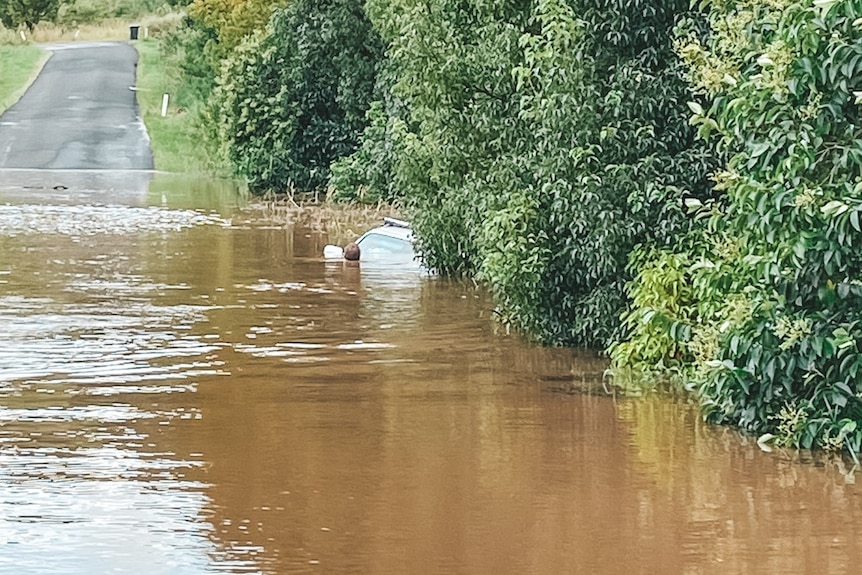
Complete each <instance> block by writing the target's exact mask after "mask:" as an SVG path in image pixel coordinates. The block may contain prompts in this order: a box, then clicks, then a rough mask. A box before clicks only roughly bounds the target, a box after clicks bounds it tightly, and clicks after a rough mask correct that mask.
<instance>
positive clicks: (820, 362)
mask: <svg viewBox="0 0 862 575" xmlns="http://www.w3.org/2000/svg"><path fill="white" fill-rule="evenodd" d="M710 21H711V24H712V34H711V36H710V37H709V39H708V41H707V42H702V41H700V40H699V39H698V38H697V37H696V36H693V35H692V36H690V37H689V38H688V39H687V41H686V42H685V43H683V45H682V46H681V48H680V51H681V53H682V54H683V55H684V56H685V58H686V59H687V61H688V62H689V64H690V67H691V76H692V80H693V82H694V83H695V85H696V86H697V87H698V88H699V89H700V90H701V91H702V93H703V94H705V95H706V96H708V98H709V102H710V105H709V106H708V107H707V108H706V109H703V108H701V107H700V106H698V105H692V110H693V111H694V116H693V119H692V121H693V122H694V123H696V124H698V125H699V126H700V127H701V131H702V133H703V134H704V135H707V136H709V137H711V138H712V139H713V141H715V142H716V145H717V146H719V147H720V148H721V149H723V150H726V151H727V152H728V153H729V154H730V155H731V158H730V160H729V161H728V163H727V165H726V166H725V168H724V169H723V170H721V171H720V172H718V173H717V175H716V180H717V184H718V187H719V188H721V189H723V190H724V191H725V192H726V194H727V207H726V208H725V209H723V210H716V211H715V212H714V214H713V217H712V219H711V221H710V226H711V228H710V229H711V230H713V232H712V233H713V236H714V237H715V241H714V243H713V245H712V246H711V249H709V250H707V251H705V252H702V253H701V254H699V258H698V259H699V261H700V265H698V267H697V268H693V269H692V270H691V277H692V280H693V284H694V285H695V287H696V288H697V295H698V299H699V306H700V307H701V309H702V312H701V313H700V314H699V316H698V321H697V322H696V323H695V324H694V329H693V337H696V338H697V339H698V341H700V342H706V343H707V344H708V345H706V346H705V348H706V349H708V350H710V353H709V354H708V355H705V356H704V357H703V360H704V361H703V364H702V366H701V367H702V369H701V370H700V371H699V372H698V374H697V376H696V377H697V382H698V384H699V393H700V395H701V398H702V401H703V402H704V405H705V407H706V409H707V413H708V415H709V417H710V418H711V419H712V420H713V421H717V422H726V423H732V424H735V425H738V426H740V427H742V428H744V429H747V430H749V431H752V432H756V433H771V434H773V435H776V436H777V437H778V438H779V441H781V442H783V443H786V444H790V445H795V446H802V447H812V446H815V445H819V446H822V447H826V448H846V449H848V450H850V451H851V452H854V453H855V452H858V451H859V450H860V448H862V399H860V393H861V392H862V354H860V351H862V349H860V342H862V251H860V246H862V223H860V222H862V127H860V110H859V105H860V103H862V27H860V22H862V6H860V5H859V3H858V2H850V1H840V0H828V1H819V0H818V1H815V2H810V1H807V0H805V1H795V0H781V1H776V2H771V3H768V4H763V3H761V2H755V1H752V0H746V1H740V2H724V1H717V2H714V3H712V4H711V6H710ZM717 302H725V303H724V304H723V305H719V304H717ZM727 302H730V303H731V304H732V305H730V306H728V305H727Z"/></svg>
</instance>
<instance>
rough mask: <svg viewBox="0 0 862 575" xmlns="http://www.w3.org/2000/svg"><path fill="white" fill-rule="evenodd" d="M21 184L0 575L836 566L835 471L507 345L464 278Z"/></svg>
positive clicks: (841, 547)
mask: <svg viewBox="0 0 862 575" xmlns="http://www.w3.org/2000/svg"><path fill="white" fill-rule="evenodd" d="M46 193H47V192H46ZM49 195H50V194H49ZM157 195H161V196H164V194H163V193H161V192H160V193H159V194H157ZM23 196H25V197H23V198H22V194H17V195H14V196H8V197H12V198H13V199H12V200H9V199H8V197H7V199H5V200H3V198H0V200H3V201H4V202H5V201H8V202H9V203H6V204H5V205H3V204H2V203H0V572H2V573H14V574H28V573H40V574H49V575H50V574H97V573H143V574H171V575H173V574H180V575H186V574H206V573H264V574H272V575H275V574H287V573H327V574H332V573H356V574H365V573H371V574H414V573H415V574H425V573H429V574H430V573H439V574H493V575H503V574H513V575H514V574H519V575H520V574H526V573H535V574H559V573H610V574H615V573H625V574H631V573H644V574H652V573H685V574H700V573H849V572H854V571H855V570H856V569H858V566H859V565H860V564H862V534H860V530H862V501H860V492H859V489H858V487H857V486H856V484H855V483H854V482H853V480H854V476H853V475H851V474H848V473H847V472H846V470H842V469H840V464H828V465H817V464H814V463H811V462H806V461H801V462H800V461H799V460H798V458H797V457H794V456H792V455H789V454H780V453H778V454H776V453H773V454H765V453H762V452H761V451H759V450H758V449H757V447H756V446H755V445H754V444H753V442H752V441H750V440H746V439H744V438H741V437H740V436H738V435H737V434H735V433H733V432H730V431H728V430H721V429H714V428H709V427H706V426H704V425H703V424H702V423H700V420H699V418H698V417H697V414H696V412H695V411H693V410H692V409H691V408H690V407H689V406H686V405H684V404H682V403H679V402H673V401H671V400H668V399H656V398H650V399H645V400H621V399H614V398H612V397H608V396H606V395H604V394H603V393H602V392H600V390H601V374H602V370H603V367H604V366H603V364H602V363H601V362H600V361H598V360H596V359H595V358H592V357H590V356H589V355H586V354H583V353H578V352H574V351H570V350H559V349H540V348H536V347H532V346H529V345H527V344H525V343H524V342H523V341H521V340H520V339H518V338H517V337H515V336H512V335H507V334H506V333H505V332H504V331H501V330H499V329H498V328H497V327H496V326H495V324H494V322H493V320H492V319H491V317H490V313H489V310H490V308H491V303H490V301H489V299H488V297H487V296H486V294H484V293H483V292H482V291H481V290H480V289H477V288H475V287H474V286H473V285H471V284H464V283H459V282H447V281H442V280H440V279H434V278H428V277H424V276H422V275H421V274H418V273H416V272H398V271H397V270H395V269H385V268H376V269H375V268H370V267H368V266H366V267H363V268H362V269H355V268H344V267H342V265H341V264H334V265H333V264H326V263H324V262H323V261H322V260H321V259H320V258H319V257H317V254H318V253H319V252H320V248H321V247H322V244H323V243H324V238H320V237H317V236H314V235H308V234H306V233H304V232H302V231H291V230H283V229H265V228H255V227H238V226H234V225H233V224H232V223H231V221H230V220H229V219H228V217H227V216H226V215H225V213H224V210H222V213H221V214H220V215H215V214H213V213H209V212H205V211H191V210H188V209H168V208H162V207H152V208H149V207H146V204H147V203H148V202H149V203H156V204H159V205H161V204H162V203H165V204H166V205H172V202H171V201H167V202H165V201H164V200H165V198H164V197H162V198H152V197H150V198H149V199H148V200H147V201H142V202H139V203H140V205H138V207H133V206H128V205H127V206H96V205H74V203H73V202H72V203H69V202H66V203H65V205H43V204H38V203H27V201H26V194H23ZM39 197H43V196H39ZM168 200H170V198H168ZM61 203H62V202H61ZM186 203H188V202H186ZM135 205H137V204H135ZM566 391H573V392H574V393H565V392H566ZM590 391H592V392H593V393H587V392H590Z"/></svg>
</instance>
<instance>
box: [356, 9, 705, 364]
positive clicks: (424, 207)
mask: <svg viewBox="0 0 862 575" xmlns="http://www.w3.org/2000/svg"><path fill="white" fill-rule="evenodd" d="M687 6H688V3H687V2H684V1H679V0H677V1H665V2H658V3H655V2H653V3H632V4H625V3H624V4H620V5H618V6H614V7H610V6H608V5H607V3H605V2H599V1H597V0H596V1H593V0H572V1H570V2H566V1H564V0H542V1H538V2H535V3H523V2H514V1H511V2H497V3H491V4H479V5H471V6H466V5H463V4H462V3H457V2H451V1H448V0H432V1H429V2H424V3H419V4H417V3H413V2H407V1H406V0H372V1H370V2H369V12H370V13H371V14H372V17H373V19H374V21H375V23H376V25H377V26H378V27H379V29H380V30H381V31H382V32H383V33H384V35H385V36H386V38H387V39H388V40H389V41H390V42H391V49H390V52H389V54H390V57H391V58H392V59H393V60H394V62H395V64H396V67H397V75H398V83H397V85H396V91H397V94H398V95H399V96H401V97H402V98H404V100H405V101H406V103H407V106H408V108H409V110H410V113H411V120H412V127H413V128H414V129H413V130H411V132H408V133H407V134H406V136H405V139H404V146H403V147H402V148H400V150H399V151H398V156H399V157H398V158H397V161H396V162H394V164H395V166H396V172H397V178H398V180H399V181H400V182H401V183H402V187H403V191H404V193H405V194H406V199H407V202H408V204H409V205H410V206H411V209H412V211H413V212H414V213H415V216H414V225H415V228H416V230H417V233H418V235H419V247H420V250H421V251H422V253H423V257H425V259H426V261H427V262H428V264H429V265H431V266H432V267H435V268H437V269H438V270H440V271H442V272H444V273H451V274H475V275H478V276H479V277H480V278H482V279H485V280H487V281H488V282H489V283H490V284H491V286H492V287H493V289H494V292H495V295H496V298H497V301H498V302H499V312H500V314H501V316H502V317H504V318H505V320H506V321H508V322H511V323H512V324H514V325H516V326H518V327H521V328H523V329H524V330H525V331H526V332H527V333H529V334H532V335H534V336H536V337H537V338H539V339H541V340H542V341H545V342H549V343H557V344H574V345H584V346H595V347H604V346H606V345H607V344H609V343H610V342H612V341H615V340H617V339H619V338H620V337H621V336H622V334H623V331H624V329H623V326H622V325H621V323H620V320H619V317H620V314H621V313H622V312H623V310H624V309H625V306H626V302H625V295H624V290H625V285H626V282H627V280H628V279H629V278H630V272H629V271H628V262H629V254H630V252H631V251H632V250H633V249H634V248H635V246H637V245H641V244H642V245H644V246H657V247H669V246H672V245H674V243H675V242H677V241H678V240H679V238H680V237H682V236H684V235H685V234H686V232H687V230H688V228H689V226H690V222H689V220H687V219H686V218H685V216H684V214H683V210H682V197H683V195H685V194H688V195H690V196H695V197H705V196H708V195H709V190H708V188H709V186H708V180H707V174H708V173H709V172H710V171H711V169H712V159H711V155H710V154H709V153H708V152H707V151H706V148H705V146H704V145H702V144H697V143H695V141H694V131H693V129H692V128H691V126H689V125H688V123H687V119H688V118H687V114H686V110H685V109H684V108H680V106H679V103H680V102H681V101H683V102H684V101H686V100H688V99H690V95H689V92H688V88H687V85H686V83H685V79H684V76H683V68H682V66H681V63H680V61H679V60H678V59H677V58H676V57H675V56H674V54H673V50H672V29H673V26H674V23H675V21H676V18H677V16H678V14H680V13H683V12H685V11H686V10H687Z"/></svg>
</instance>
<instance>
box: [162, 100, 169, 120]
mask: <svg viewBox="0 0 862 575" xmlns="http://www.w3.org/2000/svg"><path fill="white" fill-rule="evenodd" d="M169 99H170V96H168V95H167V94H165V95H163V96H162V118H164V117H165V116H167V115H168V100H169Z"/></svg>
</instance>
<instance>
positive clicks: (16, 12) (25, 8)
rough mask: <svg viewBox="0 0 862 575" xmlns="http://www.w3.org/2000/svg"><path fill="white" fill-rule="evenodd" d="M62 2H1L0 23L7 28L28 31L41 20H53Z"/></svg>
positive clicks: (23, 0)
mask: <svg viewBox="0 0 862 575" xmlns="http://www.w3.org/2000/svg"><path fill="white" fill-rule="evenodd" d="M62 2H63V0H3V2H2V3H0V22H3V25H4V26H6V27H7V28H17V27H19V26H26V27H27V28H29V29H30V30H33V27H34V26H35V25H36V24H38V23H39V22H41V21H42V20H53V19H54V18H55V17H56V16H57V11H58V10H59V9H60V5H61V4H62Z"/></svg>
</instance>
